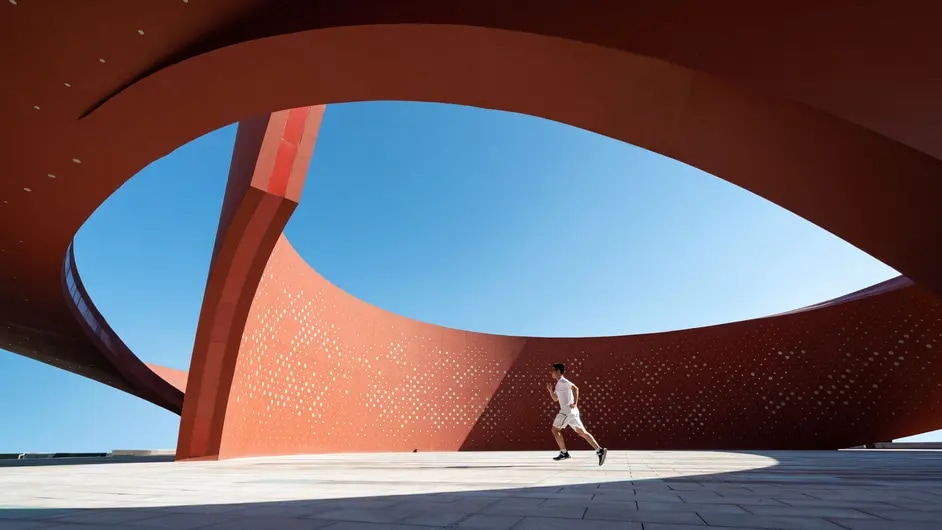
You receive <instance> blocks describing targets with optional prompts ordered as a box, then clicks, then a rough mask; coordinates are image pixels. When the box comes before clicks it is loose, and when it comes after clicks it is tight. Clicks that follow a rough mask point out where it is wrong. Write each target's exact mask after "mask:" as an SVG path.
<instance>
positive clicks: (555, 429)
mask: <svg viewBox="0 0 942 530" xmlns="http://www.w3.org/2000/svg"><path fill="white" fill-rule="evenodd" d="M550 430H551V431H552V432H553V434H559V433H561V432H562V429H560V428H559V427H557V426H555V425H553V426H552V427H550Z"/></svg>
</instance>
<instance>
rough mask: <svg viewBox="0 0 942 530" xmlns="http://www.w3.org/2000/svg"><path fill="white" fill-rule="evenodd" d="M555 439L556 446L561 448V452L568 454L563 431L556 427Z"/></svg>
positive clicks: (554, 427)
mask: <svg viewBox="0 0 942 530" xmlns="http://www.w3.org/2000/svg"><path fill="white" fill-rule="evenodd" d="M553 438H556V445H558V446H559V451H560V452H561V453H565V452H566V440H565V439H563V431H561V430H560V429H558V428H557V427H556V426H555V425H553Z"/></svg>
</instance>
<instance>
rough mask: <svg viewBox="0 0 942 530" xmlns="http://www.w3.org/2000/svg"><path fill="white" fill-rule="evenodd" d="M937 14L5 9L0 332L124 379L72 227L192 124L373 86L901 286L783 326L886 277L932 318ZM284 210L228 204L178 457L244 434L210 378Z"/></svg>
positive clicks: (394, 7)
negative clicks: (813, 231)
mask: <svg viewBox="0 0 942 530" xmlns="http://www.w3.org/2000/svg"><path fill="white" fill-rule="evenodd" d="M940 14H942V6H940V5H939V4H938V3H936V2H930V1H928V0H925V1H918V0H911V1H905V0H904V1H902V2H900V1H895V2H889V1H877V2H869V3H867V4H866V5H861V4H860V3H858V2H851V1H850V0H824V1H821V2H815V3H813V4H811V3H809V4H807V5H791V4H789V5H788V6H787V7H785V6H784V5H783V6H780V7H775V6H767V5H764V4H761V3H757V2H749V1H747V0H721V1H718V2H710V3H704V2H700V1H697V0H670V1H633V2H624V1H610V2H609V1H603V2H595V3H592V4H591V5H585V4H578V3H573V2H567V1H563V0H550V1H547V2H542V3H540V4H539V5H538V6H536V5H535V4H528V3H511V4H508V3H507V2H497V0H479V1H474V2H470V1H469V2H458V3H453V2H438V1H435V0H411V1H404V2H396V3H390V2H385V1H382V0H359V1H354V2H335V1H328V0H286V1H284V2H278V3H277V5H275V4H272V3H271V2H265V1H263V0H227V1H225V2H223V1H218V2H213V1H200V2H161V3H154V4H152V5H151V4H148V5H146V6H145V5H138V4H135V3H129V2H118V1H116V0H90V1H88V2H81V3H70V4H58V3H55V4H54V3H48V2H25V1H24V2H18V3H16V4H13V3H7V4H4V5H3V6H2V7H0V35H2V36H3V37H2V38H3V39H4V42H6V43H7V44H8V46H7V49H9V50H14V49H15V50H16V51H15V52H12V51H11V52H10V53H5V54H3V55H0V74H2V75H3V78H4V79H6V80H12V81H11V82H8V83H5V84H4V86H3V89H2V90H3V92H2V97H0V112H2V116H3V118H4V119H3V120H2V121H0V123H2V127H3V130H4V133H5V134H4V142H3V143H0V163H2V166H0V167H2V168H3V171H4V176H3V178H2V179H0V226H3V227H4V228H3V230H2V231H0V300H2V301H3V303H2V304H0V346H2V347H4V348H6V349H9V350H10V351H13V352H15V353H20V354H23V355H27V356H30V357H33V358H36V359H39V360H42V361H44V362H48V363H50V364H54V365H56V366H60V367H63V368H65V369H69V370H72V371H76V372H78V373H83V374H85V375H88V376H89V377H92V378H95V379H97V380H100V381H103V382H106V383H108V384H113V385H124V386H127V387H128V388H131V387H130V386H129V385H132V384H138V383H137V382H131V381H128V378H127V377H125V376H126V372H122V371H121V370H118V369H116V368H115V367H114V365H113V364H111V363H108V362H103V360H102V358H103V355H104V354H105V352H103V351H102V345H101V344H98V343H96V342H95V341H94V340H92V338H90V337H89V336H88V333H87V330H86V329H85V328H84V327H83V325H82V324H81V320H80V319H77V318H76V315H75V313H74V311H73V309H72V307H73V306H72V302H70V301H69V300H68V298H67V297H66V296H64V293H63V290H62V288H61V286H62V264H63V261H64V256H66V255H67V250H68V248H69V245H70V242H71V240H72V237H73V235H74V234H75V232H76V231H77V230H78V228H79V227H80V226H81V224H82V223H83V222H84V220H85V219H87V218H88V216H89V215H91V213H92V212H93V211H94V209H95V208H96V207H97V206H98V205H99V204H101V202H102V201H103V200H104V199H105V198H107V197H108V196H109V195H110V194H111V193H112V192H113V191H114V190H115V189H116V188H117V187H118V186H120V185H121V184H122V183H123V182H125V181H126V180H127V179H128V178H130V177H131V176H132V175H133V174H135V173H136V172H137V171H138V170H140V169H141V168H143V167H144V166H145V165H146V164H148V163H149V162H151V161H153V160H155V159H157V158H159V157H160V156H162V155H165V154H167V153H169V152H170V151H172V150H173V149H174V148H176V147H178V146H179V145H182V144H183V143H185V142H186V141H189V140H191V139H193V138H195V137H197V136H199V135H200V134H202V133H205V132H208V131H210V130H213V129H215V128H218V127H220V126H223V125H226V124H228V123H232V122H235V121H238V120H241V119H244V118H246V117H248V116H261V115H268V114H269V113H271V112H272V111H279V110H280V109H289V108H302V107H304V106H307V105H320V104H327V103H332V102H345V101H365V100H378V99H399V100H414V101H434V102H447V103H458V104H465V105H475V106H479V107H486V108H493V109H501V110H509V111H515V112H522V113H526V114H531V115H534V116H541V117H544V118H548V119H553V120H557V121H561V122H565V123H569V124H571V125H575V126H578V127H582V128H585V129H588V130H592V131H595V132H598V133H601V134H605V135H608V136H611V137H613V138H617V139H620V140H623V141H626V142H630V143H633V144H636V145H639V146H642V147H645V148H648V149H650V150H652V151H655V152H658V153H661V154H664V155H666V156H670V157H673V158H676V159H678V160H681V161H684V162H687V163H689V164H691V165H694V166H696V167H699V168H701V169H703V170H705V171H707V172H709V173H712V174H714V175H717V176H719V177H721V178H724V179H726V180H728V181H730V182H733V183H735V184H737V185H739V186H742V187H744V188H746V189H748V190H751V191H753V192H755V193H756V194H758V195H760V196H762V197H764V198H766V199H768V200H771V201H773V202H775V203H777V204H779V205H781V206H783V207H785V208H787V209H789V210H791V211H793V212H795V213H797V214H799V215H801V216H802V217H804V218H806V219H808V220H810V221H812V222H814V223H816V224H818V225H819V226H821V227H823V228H825V229H827V230H829V231H831V232H833V233H834V234H836V235H838V236H840V237H842V238H844V239H846V240H847V241H849V242H850V243H852V244H854V245H856V246H858V247H859V248H861V249H863V250H865V251H867V252H869V253H870V254H872V255H873V256H875V257H877V258H879V259H881V260H882V261H884V262H885V263H887V264H888V265H890V266H892V267H894V268H895V269H897V270H899V271H900V272H902V273H903V274H904V275H905V276H906V277H908V278H911V279H912V280H913V281H914V282H915V283H916V284H917V285H916V286H914V287H911V288H906V289H901V290H896V291H892V292H889V293H883V294H880V295H874V296H871V297H868V298H866V299H864V300H858V301H853V302H848V303H847V304H841V305H836V306H828V307H822V308H819V309H817V310H815V311H806V312H802V313H800V314H796V315H783V316H780V317H776V318H777V319H785V320H783V322H784V321H789V322H791V320H790V319H794V318H808V315H822V314H825V315H830V314H831V313H833V311H834V310H836V309H835V308H837V307H845V306H847V305H848V304H852V305H853V306H854V307H856V306H857V304H864V303H875V301H878V300H889V301H890V302H887V303H888V304H891V305H892V304H903V306H901V307H908V306H906V305H905V304H906V303H909V302H906V301H905V300H902V299H900V296H901V295H898V294H894V293H913V292H917V293H920V294H919V296H920V297H928V298H926V299H925V300H924V303H923V302H920V303H919V304H917V307H918V308H919V310H920V311H928V313H925V314H923V313H916V312H913V313H911V314H912V315H914V316H913V317H911V318H916V319H923V320H924V321H926V322H927V325H928V322H931V321H932V318H937V317H935V316H934V315H935V313H933V311H935V308H934V306H931V304H930V305H926V304H929V302H928V300H934V299H935V298H932V297H934V296H937V295H938V294H939V293H942V275H940V274H939V272H938V271H940V270H942V252H940V251H939V249H940V248H942V246H940V241H942V210H940V209H939V208H938V205H939V204H940V203H942V200H940V199H942V160H940V158H942V139H940V138H942V137H940V136H939V135H938V134H937V132H938V123H940V121H942V98H940V97H939V94H940V93H942V90H940V89H942V65H940V63H939V61H938V60H937V53H938V52H937V50H938V49H940V47H942V46H940V44H942V43H940V37H939V36H938V35H939V33H938V31H937V27H936V24H935V21H936V20H938V19H939V15H940ZM37 28H42V30H38V29H37ZM254 193H255V192H251V194H254ZM274 195H275V196H277V195H278V193H275V194H274ZM260 198H262V197H260ZM276 199H277V197H272V198H269V199H268V200H269V201H274V200H276ZM289 202H290V200H289ZM233 204H235V205H237V206H235V208H236V210H238V209H239V208H240V207H241V206H240V205H244V204H246V203H245V202H243V201H242V200H241V199H240V200H239V201H236V202H234V203H233ZM272 204H274V203H272ZM280 204H281V205H280V206H278V207H277V208H275V210H276V211H277V212H280V213H278V214H273V217H271V219H272V222H270V223H268V224H265V223H262V224H261V225H256V224H252V223H249V224H248V225H246V226H255V227H259V226H264V229H262V228H254V229H249V228H246V227H245V226H242V225H239V223H238V222H234V221H232V219H228V218H227V217H226V216H225V215H224V217H223V222H222V223H221V225H220V239H219V241H220V243H219V244H218V246H217V250H216V253H215V254H214V256H215V257H214V260H213V270H212V271H211V273H210V281H209V284H208V290H207V297H206V302H205V303H204V307H203V314H202V315H201V322H200V333H201V335H200V338H198V339H197V343H196V345H195V350H194V353H195V357H194V367H195V369H194V371H192V373H191V374H190V377H189V381H188V382H187V390H188V393H187V398H186V400H185V401H186V403H185V404H184V414H183V416H184V418H183V424H184V426H185V427H186V425H191V428H190V427H187V428H186V429H184V431H185V432H187V433H189V434H187V435H186V437H187V440H183V441H185V442H186V441H190V442H192V447H191V448H190V449H187V450H186V451H183V455H184V456H185V457H212V456H215V455H216V454H217V453H218V454H223V455H226V454H243V453H246V452H252V451H259V450H261V449H259V447H261V446H259V445H257V444H256V445H251V444H249V443H248V442H246V444H235V445H232V444H233V443H234V442H232V440H231V439H230V438H229V437H228V436H229V435H227V434H226V433H227V432H230V430H229V427H226V426H227V425H229V422H235V421H236V418H235V417H234V416H231V414H228V411H229V410H230V409H231V407H230V406H229V404H230V402H231V400H232V399H234V398H233V397H232V396H233V394H232V393H231V392H230V390H229V388H228V385H227V384H226V382H227V381H229V380H230V378H231V380H232V382H233V384H240V383H239V381H240V379H239V377H241V375H240V374H241V372H239V368H238V365H239V363H240V362H242V359H243V355H242V354H237V353H236V352H235V350H234V347H233V344H234V338H235V337H236V336H237V332H238V329H239V327H240V321H241V319H242V315H245V314H246V313H244V311H245V310H246V309H245V308H246V304H247V301H246V300H247V296H248V293H249V292H250V291H251V287H252V284H253V280H252V274H253V273H258V271H259V270H260V265H259V263H263V262H264V261H265V259H266V257H267V256H266V252H267V249H268V248H270V245H271V244H273V243H274V238H275V237H276V235H277V232H278V231H279V230H276V225H277V224H278V223H281V222H282V221H284V220H286V217H287V213H286V212H287V211H288V209H290V205H287V204H284V203H280ZM51 205H54V206H51ZM256 222H260V221H256ZM227 223H228V224H227ZM233 227H235V229H233ZM259 230H260V231H261V232H259ZM259 233H264V237H261V236H259ZM243 237H245V238H247V239H246V240H245V241H242V240H241V238H243ZM253 237H254V238H256V239H251V238H253ZM240 252H241V253H244V254H242V255H243V256H248V255H249V254H253V253H254V255H253V256H251V257H241V258H240V257H238V256H237V254H239V253H240ZM276 255H277V254H276ZM277 263H278V262H277V261H275V262H273V266H275V265H277ZM246 266H248V271H247V272H245V273H242V272H240V273H238V274H236V273H234V272H232V270H233V269H234V268H238V267H246ZM302 276H303V275H302ZM238 278H241V280H239V279H238ZM217 279H218V281H220V282H222V283H223V284H225V283H226V282H228V281H233V282H235V283H236V284H239V285H238V286H237V287H234V288H233V289H232V290H227V289H225V288H223V287H220V286H218V285H217V283H215V282H217ZM264 285H265V284H264V283H263V284H262V287H263V288H264ZM217 289H218V290H217ZM930 293H934V294H930ZM229 296H232V297H233V298H231V299H230V298H228V297H229ZM903 298H905V297H903ZM919 299H920V300H922V298H919ZM867 301H870V302H867ZM881 307H882V306H881ZM226 308H229V309H226ZM899 310H900V311H905V309H902V308H900V309H899ZM226 311H232V313H231V314H227V313H226ZM914 311H915V309H914ZM906 314H907V315H908V314H910V313H906ZM821 318H824V317H821ZM249 320H250V321H251V318H250V317H249ZM828 322H830V323H831V325H834V323H835V322H837V321H828ZM845 324H846V325H850V324H849V321H848V322H847V323H845ZM217 326H218V327H217ZM724 329H725V328H724ZM817 329H818V332H819V333H826V332H827V329H829V328H817ZM249 330H251V328H249ZM217 331H218V332H219V333H221V335H216V332H217ZM884 332H885V333H889V332H890V331H889V330H884ZM273 333H274V331H273ZM278 333H281V331H278ZM691 333H692V332H691ZM809 333H810V331H809ZM753 337H754V340H756V341H759V342H757V344H758V343H761V341H763V340H765V339H764V338H763V337H761V336H753ZM272 338H273V339H274V338H275V336H274V335H273V336H272ZM604 340H610V339H604ZM626 340H627V339H626ZM871 340H875V341H884V340H888V339H886V337H883V336H882V335H881V336H876V335H874V336H873V337H871ZM899 340H903V339H899ZM924 340H927V341H928V340H929V338H924ZM557 344H559V345H560V346H558V347H560V348H562V347H564V346H563V345H564V344H569V345H571V346H573V347H575V346H576V343H565V342H558V343H557ZM855 344H857V345H858V346H859V347H861V348H862V347H864V345H863V343H859V344H858V343H855ZM881 344H882V342H881ZM927 344H931V342H928V343H927ZM495 347H496V346H495ZM822 347H823V346H822ZM867 347H871V346H867ZM823 348H824V349H823V350H822V352H823V353H821V355H829V356H834V355H837V353H836V352H835V351H834V350H833V348H831V347H823ZM500 351H503V350H500ZM413 353H415V352H413ZM413 353H410V355H412V354H413ZM482 355H483V354H482ZM488 355H490V354H488ZM495 355H496V354H495ZM534 355H536V354H532V355H531V354H527V355H525V356H524V357H525V358H527V359H529V358H531V357H532V358H538V357H533V356H534ZM625 355H627V354H625ZM677 355H681V354H680V353H678V354H677ZM691 355H692V353H691ZM498 357H499V358H501V359H504V360H503V361H501V362H507V359H509V358H505V357H504V354H503V353H501V354H500V355H498ZM248 358H249V357H248V356H245V359H248ZM678 359H679V357H678ZM925 360H926V363H928V361H929V359H925ZM832 361H833V359H832ZM832 361H828V362H832ZM513 362H514V363H519V362H522V361H520V359H518V358H515V359H514V361H513ZM540 362H542V361H540ZM822 362H823V361H822ZM833 362H836V361H833ZM923 369H925V371H927V372H931V370H932V368H931V367H930V366H929V365H928V364H925V365H923V366H921V367H920V371H922V370H923ZM230 370H235V371H234V372H230ZM509 373H514V372H513V371H511V372H509ZM148 377H149V376H148ZM773 377H774V376H773ZM134 378H136V376H134V377H132V379H134ZM137 379H139V378H137ZM279 384H281V383H279ZM285 384H288V383H285ZM291 384H295V383H291ZM488 384H489V383H488ZM876 384H879V383H876ZM485 386H486V385H485ZM134 388H137V387H134ZM135 391H136V392H137V391H140V392H144V391H143V390H135ZM190 396H194V397H192V399H191V397H190ZM208 396H215V399H210V398H209V397H208ZM226 396H229V397H228V399H227V398H226ZM152 397H154V396H152ZM155 399H156V397H155ZM190 402H192V403H196V405H194V406H195V407H196V408H195V409H191V411H192V412H191V413H188V412H187V408H188V407H189V403H190ZM654 404H655V403H654V402H652V403H651V405H654ZM237 408H238V407H237ZM659 413H663V412H659ZM697 414H701V413H700V412H698V413H697ZM927 414H928V413H927ZM230 416H231V417H230ZM587 419H588V418H587ZM589 421H591V420H589ZM809 421H810V420H809ZM920 422H921V423H920ZM917 423H918V424H919V425H922V423H925V421H924V420H918V421H917V420H911V421H910V422H909V423H905V422H904V423H899V424H893V423H892V422H890V423H885V424H882V426H883V427H885V429H884V430H883V431H880V432H881V433H882V432H886V433H887V434H888V435H889V434H892V433H895V432H897V431H898V430H900V431H902V430H908V429H909V428H910V426H915V425H916V424H917ZM243 424H244V425H248V424H245V423H243ZM232 425H235V423H232ZM224 427H225V428H224ZM232 428H233V429H234V428H236V427H232ZM187 429H189V430H187ZM299 429H301V427H299ZM232 432H234V431H232ZM299 432H302V431H299ZM848 432H849V431H848ZM854 432H856V431H854ZM845 434H846V433H845ZM861 435H862V434H861ZM245 436H248V435H245ZM298 436H301V435H300V434H299V435H298ZM469 436H470V435H469ZM855 436H856V434H855ZM881 436H882V435H881ZM472 438H473V437H472ZM468 439H471V438H468ZM523 439H524V438H520V440H523ZM786 439H790V438H786ZM838 439H841V440H843V439H844V437H843V435H841V436H837V434H834V438H833V440H838ZM822 440H829V438H826V437H824V438H818V442H815V443H821V444H826V443H825V441H822ZM449 443H451V442H449ZM462 443H465V442H462ZM521 443H523V442H522V441H521ZM743 443H745V442H743ZM796 443H797V442H796ZM827 443H830V442H827ZM227 444H229V446H230V447H232V450H228V449H226V447H227ZM803 444H804V442H803ZM184 445H185V444H184ZM798 445H801V444H798ZM804 445H809V444H804ZM812 445H813V444H812ZM298 447H300V446H298ZM217 448H218V451H217ZM272 450H274V447H272ZM279 450H280V449H279Z"/></svg>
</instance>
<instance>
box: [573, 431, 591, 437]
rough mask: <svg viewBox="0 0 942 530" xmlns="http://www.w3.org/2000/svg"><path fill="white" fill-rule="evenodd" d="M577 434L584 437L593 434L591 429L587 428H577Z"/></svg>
mask: <svg viewBox="0 0 942 530" xmlns="http://www.w3.org/2000/svg"><path fill="white" fill-rule="evenodd" d="M576 434H578V435H579V436H581V437H583V438H588V437H589V436H591V435H590V434H589V431H587V430H585V429H576Z"/></svg>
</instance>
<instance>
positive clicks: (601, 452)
mask: <svg viewBox="0 0 942 530" xmlns="http://www.w3.org/2000/svg"><path fill="white" fill-rule="evenodd" d="M572 429H573V430H574V431H576V434H578V435H579V436H581V437H582V439H583V440H585V441H587V442H589V445H591V446H592V449H595V456H597V457H599V465H602V464H604V463H605V457H606V456H608V449H606V448H604V447H602V446H600V445H599V443H598V442H596V441H595V437H594V436H592V434H591V433H590V432H589V431H587V430H586V429H585V426H584V425H582V420H580V419H579V418H578V417H576V418H574V421H573V422H572Z"/></svg>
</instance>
